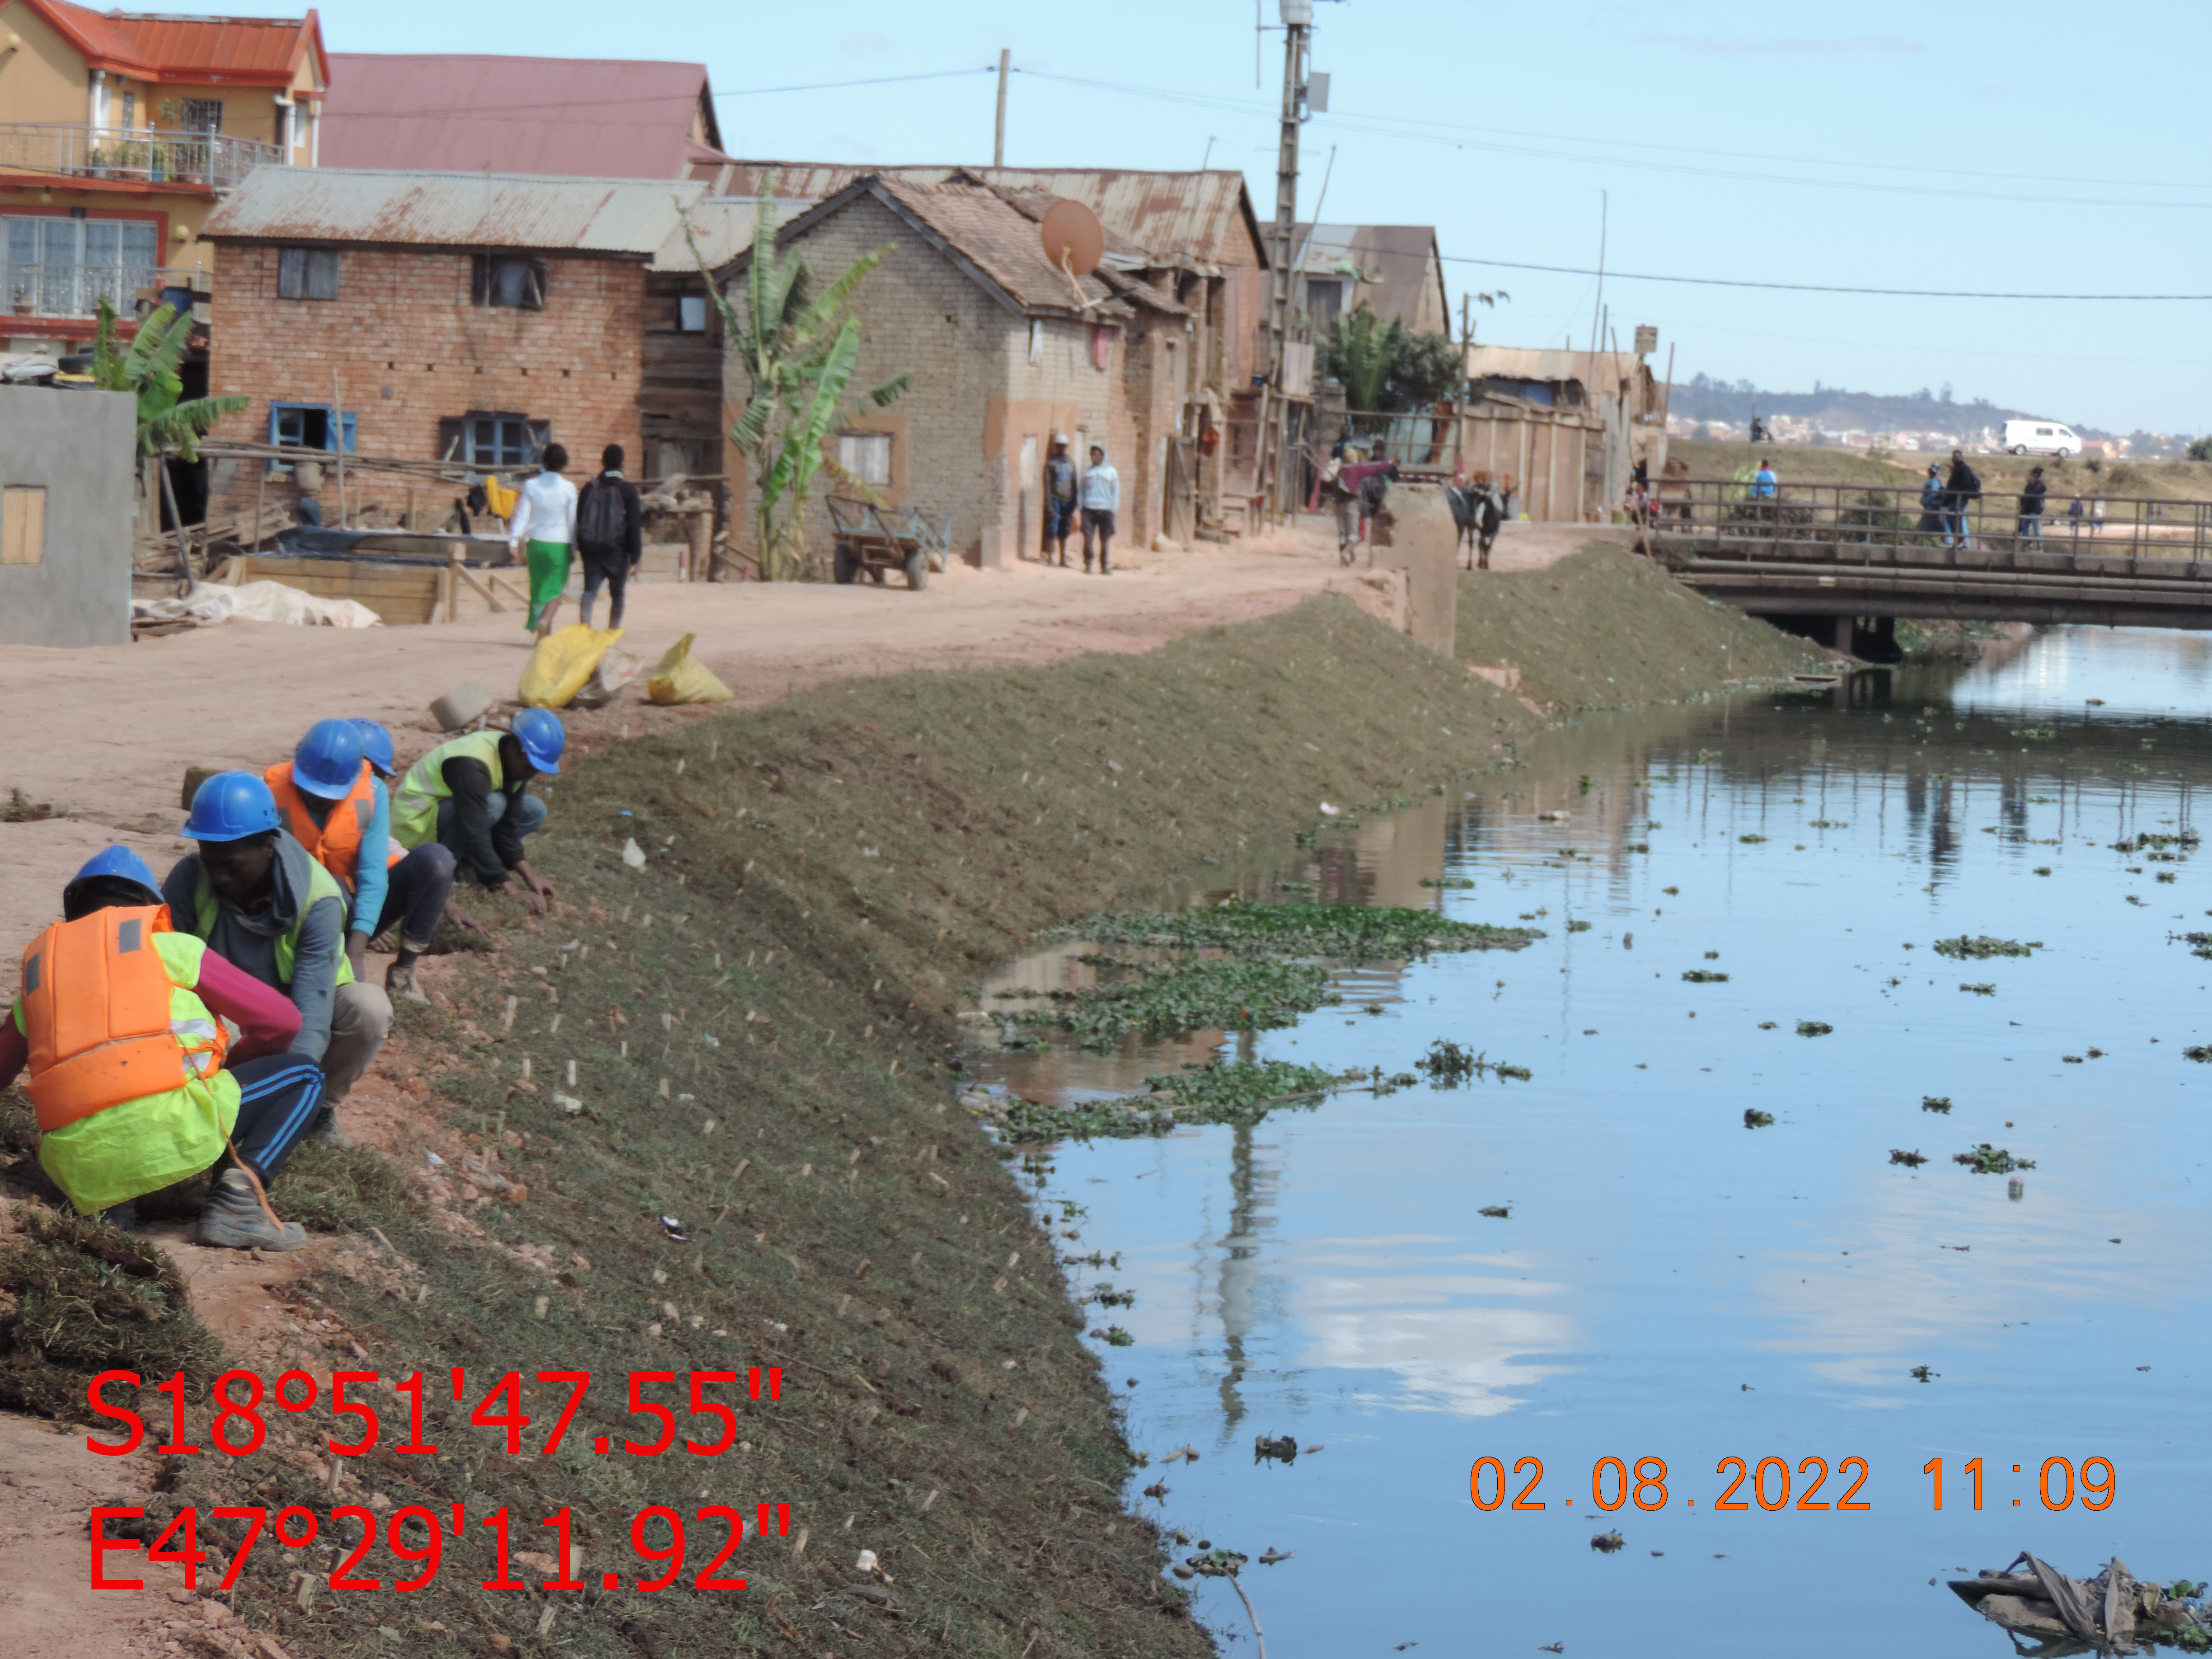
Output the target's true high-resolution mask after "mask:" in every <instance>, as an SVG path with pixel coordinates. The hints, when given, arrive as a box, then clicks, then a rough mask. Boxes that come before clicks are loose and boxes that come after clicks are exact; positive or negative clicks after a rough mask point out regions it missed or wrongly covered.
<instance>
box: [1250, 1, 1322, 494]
mask: <svg viewBox="0 0 2212 1659" xmlns="http://www.w3.org/2000/svg"><path fill="white" fill-rule="evenodd" d="M1280 5H1281V11H1282V19H1283V117H1282V120H1283V131H1282V144H1281V149H1280V151H1279V154H1278V155H1277V157H1276V161H1275V235H1274V246H1273V249H1272V250H1271V254H1270V263H1272V264H1273V266H1274V278H1275V283H1274V290H1273V304H1272V305H1271V306H1270V307H1268V313H1267V334H1268V340H1267V347H1268V349H1267V365H1268V371H1267V392H1269V393H1270V394H1271V395H1270V398H1269V401H1270V402H1271V403H1272V404H1273V412H1272V415H1271V416H1269V417H1268V418H1266V419H1263V420H1262V421H1261V452H1260V456H1259V464H1260V469H1261V479H1262V481H1263V482H1266V481H1267V480H1268V478H1269V475H1270V473H1272V474H1273V479H1272V483H1273V489H1272V491H1271V493H1272V494H1273V495H1277V496H1280V495H1281V494H1282V489H1283V474H1284V471H1285V466H1286V458H1285V454H1284V450H1285V439H1286V435H1287V432H1288V429H1289V405H1288V404H1287V402H1286V400H1285V397H1284V395H1283V371H1284V362H1285V358H1286V357H1287V356H1289V353H1288V351H1287V350H1286V349H1285V348H1287V347H1288V345H1289V344H1290V339H1291V309H1292V303H1291V302H1292V298H1293V293H1294V283H1293V282H1292V277H1293V276H1294V275H1295V273H1294V272H1293V271H1292V270H1291V264H1292V263H1293V259H1292V252H1291V238H1292V237H1293V235H1294V234H1296V232H1297V218H1298V128H1299V126H1300V125H1301V124H1302V122H1303V121H1304V115H1305V97H1306V47H1307V45H1308V43H1309V41H1310V38H1311V36H1312V33H1313V0H1280Z"/></svg>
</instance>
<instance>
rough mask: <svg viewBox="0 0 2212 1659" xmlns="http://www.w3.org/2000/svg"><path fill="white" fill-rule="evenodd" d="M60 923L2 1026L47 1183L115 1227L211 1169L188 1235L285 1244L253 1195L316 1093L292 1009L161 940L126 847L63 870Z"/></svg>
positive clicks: (292, 1238)
mask: <svg viewBox="0 0 2212 1659" xmlns="http://www.w3.org/2000/svg"><path fill="white" fill-rule="evenodd" d="M62 917H63V919H62V920H61V921H58V922H56V923H55V924H54V925H53V926H52V927H48V928H47V929H46V931H45V932H44V933H40V935H39V936H38V937H37V938H36V939H33V940H32V941H31V944H30V946H29V948H28V949H27V950H26V951H24V952H23V980H22V994H21V996H20V997H19V998H18V999H17V1000H16V1001H15V1008H14V1010H13V1018H10V1019H8V1020H5V1021H0V1087H5V1086H6V1085H8V1084H9V1083H10V1082H12V1081H14V1079H15V1077H16V1075H17V1074H18V1073H21V1072H22V1071H24V1070H25V1069H26V1068H28V1071H29V1073H30V1078H29V1082H28V1085H27V1087H28V1091H29V1094H30V1097H31V1103H32V1105H33V1107H34V1108H36V1109H37V1112H38V1121H39V1132H40V1139H39V1162H40V1164H42V1165H44V1166H45V1168H46V1173H47V1174H48V1175H50V1176H52V1177H53V1180H54V1184H55V1185H57V1186H58V1187H59V1188H61V1189H62V1191H63V1192H64V1193H65V1194H68V1196H69V1200H70V1203H71V1204H72V1205H74V1206H76V1208H77V1209H78V1210H79V1211H80V1212H82V1213H84V1214H86V1215H100V1216H102V1217H103V1218H105V1219H106V1220H108V1221H111V1222H112V1223H114V1224H115V1225H118V1226H123V1227H129V1226H131V1225H135V1223H136V1221H137V1213H136V1208H135V1200H137V1199H138V1198H140V1197H141V1196H143V1194H147V1193H151V1192H157V1191H159V1190H160V1189H161V1188H164V1187H168V1186H173V1185H174V1184H175V1183H176V1182H179V1181H184V1180H186V1179H188V1178H190V1177H191V1176H196V1175H197V1174H199V1173H200V1172H201V1171H202V1170H206V1169H208V1168H210V1166H212V1165H214V1164H217V1163H218V1162H221V1163H222V1164H224V1168H223V1169H222V1172H221V1173H220V1174H219V1175H218V1176H216V1182H215V1189H214V1192H213V1194H211V1195H210V1202H209V1204H208V1206H207V1208H206V1209H205V1210H204V1212H202V1214H201V1216H200V1220H199V1232H198V1237H199V1242H200V1243H203V1244H216V1245H225V1246H228V1247H230V1248H232V1249H253V1248H258V1249H270V1250H296V1249H299V1248H300V1246H301V1245H302V1244H304V1243H306V1242H307V1236H306V1234H305V1233H304V1232H303V1231H301V1228H300V1227H299V1225H297V1224H296V1223H290V1222H279V1221H278V1220H277V1219H276V1217H275V1215H274V1213H273V1212H270V1210H269V1209H268V1208H267V1206H266V1204H265V1201H264V1192H263V1189H264V1188H266V1187H267V1185H268V1184H269V1183H270V1182H273V1181H274V1180H275V1179H276V1176H277V1173H278V1172H279V1171H280V1170H283V1167H284V1162H285V1160H286V1158H289V1156H290V1155H291V1152H292V1148H293V1147H294V1146H296V1145H297V1144H298V1141H299V1138H300V1136H301V1133H304V1132H305V1130H306V1129H307V1125H308V1124H309V1122H310V1121H312V1120H313V1116H314V1115H315V1112H316V1110H317V1109H318V1107H319V1104H320V1102H321V1099H322V1092H323V1074H322V1071H321V1069H320V1068H319V1066H316V1065H315V1064H314V1062H313V1060H310V1059H308V1058H307V1057H306V1056H304V1055H301V1054H295V1053H290V1052H288V1050H289V1049H290V1048H291V1047H292V1044H293V1042H295V1039H296V1038H297V1036H298V1035H299V1030H300V1015H299V1012H298V1010H297V1009H296V1008H295V1007H294V1006H293V1005H292V1004H291V1003H289V1002H288V1001H286V1000H284V998H283V997H282V996H279V995H277V994H276V993H275V992H274V991H272V990H270V988H269V987H266V986H264V985H263V984H261V983H259V982H258V981H256V980H254V979H253V978H252V977H251V976H250V975H246V974H244V973H242V972H240V970H239V969H237V968H235V967H234V966H233V965H232V964H231V963H228V962H226V961H224V960H223V959H222V957H219V956H217V955H216V954H215V953H214V952H213V951H210V950H209V949H208V948H207V947H206V945H204V943H203V942H202V941H201V940H199V939H196V938H194V937H192V936H191V934H188V933H179V932H177V931H175V930H174V929H173V927H171V926H170V912H169V909H168V907H167V905H165V904H163V903H162V902H161V894H160V893H159V892H158V891H157V890H155V885H154V872H152V871H151V870H149V869H148V868H147V867H146V866H145V863H144V861H143V860H141V859H140V858H139V857H138V855H137V854H135V853H133V852H131V850H130V848H125V847H112V848H108V850H107V851H106V852H104V853H101V854H99V855H98V856H97V857H95V858H94V859H93V860H91V861H90V862H89V863H88V864H87V865H86V866H84V868H83V869H82V870H80V871H79V872H77V874H76V878H74V879H73V880H72V881H70V884H69V885H68V886H67V887H65V888H64V889H63V890H62ZM224 1019H228V1021H230V1022H231V1024H234V1025H235V1026H236V1027H237V1028H238V1029H239V1031H240V1036H239V1038H238V1040H237V1041H236V1042H235V1043H228V1042H227V1039H226V1036H225V1034H224V1031H223V1027H222V1023H221V1022H222V1020H224Z"/></svg>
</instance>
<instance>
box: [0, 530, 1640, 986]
mask: <svg viewBox="0 0 2212 1659" xmlns="http://www.w3.org/2000/svg"><path fill="white" fill-rule="evenodd" d="M1619 534H1620V532H1612V535H1611V537H1609V538H1613V537H1618V535H1619ZM1331 535H1332V532H1331V531H1330V529H1329V527H1328V521H1327V520H1320V519H1314V518H1305V519H1301V520H1299V521H1298V524H1297V526H1296V527H1295V528H1294V529H1291V530H1286V531H1279V532H1273V533H1271V534H1270V535H1269V536H1268V537H1267V538H1255V540H1252V541H1249V542H1244V543H1241V544H1232V545H1230V546H1225V547H1217V546H1211V545H1209V546H1205V547H1203V548H1202V549H1201V550H1200V551H1197V552H1194V553H1181V554H1166V553H1152V552H1145V553H1137V554H1133V555H1129V556H1125V558H1124V560H1123V561H1122V562H1120V563H1118V564H1117V566H1116V568H1115V574H1114V575H1113V576H1111V577H1110V578H1103V579H1102V578H1100V577H1097V576H1088V575H1085V574H1084V573H1083V572H1082V571H1080V570H1079V569H1077V570H1060V569H1057V568H1045V567H1043V566H1041V565H1035V564H1028V563H1024V564H1020V565H1018V566H1016V567H1014V568H1012V569H1007V570H1000V571H989V572H984V571H976V570H971V569H969V568H966V567H964V566H960V567H956V568H954V569H952V570H951V571H948V572H946V573H945V574H942V575H939V576H938V577H936V578H934V579H933V581H932V582H931V585H930V586H929V588H928V590H927V592H922V593H920V594H915V593H910V592H907V591H906V589H905V588H904V587H903V586H900V585H896V584H894V585H892V586H885V587H874V586H853V587H839V586H832V585H829V584H805V585H800V584H789V585H774V586H763V585H757V584H750V583H749V584H744V585H730V586H722V585H719V584H718V585H692V586H677V585H672V584H671V585H658V586H655V585H648V586H637V587H633V588H632V589H631V590H630V595H629V616H628V617H627V619H626V620H627V623H628V630H629V631H628V634H627V636H626V637H625V639H624V641H623V644H624V646H625V647H627V648H629V649H632V650H635V651H636V652H637V653H639V654H640V655H641V656H643V657H644V658H645V659H646V660H647V663H648V664H649V663H651V662H652V661H653V660H654V659H657V658H658V657H659V654H660V653H661V652H663V651H664V650H665V649H666V648H667V647H668V646H669V645H670V644H671V643H673V642H674V641H675V640H676V639H677V638H678V637H679V636H680V635H684V634H685V633H693V634H696V635H697V642H696V645H695V647H694V650H695V652H696V654H697V655H698V656H700V657H701V658H702V659H703V660H704V661H705V662H706V664H707V665H708V666H709V667H710V668H712V669H713V670H714V671H715V672H716V673H717V674H719V675H720V677H721V678H722V679H723V681H724V682H725V683H726V684H728V685H729V686H730V687H731V689H732V690H734V691H735V692H736V693H737V694H738V701H739V702H740V703H745V704H757V703H761V702H768V701H770V700H771V699H774V698H775V697H780V696H790V695H793V694H795V693H798V692H801V691H804V690H806V689H807V688H809V687H811V686H814V685H818V684H823V683H825V682H827V681H829V680H842V679H848V678H853V677H854V676H856V675H868V674H886V673H895V672H898V671H903V670H907V669H912V668H972V667H975V666H977V665H983V664H988V663H1005V662H1020V663H1039V662H1050V661H1054V660H1058V659H1061V658H1065V657H1070V656H1074V655H1078V654H1079V653H1084V652H1089V651H1108V652H1142V651H1149V650H1151V649H1152V648H1153V647H1157V646H1158V645H1161V644H1164V642H1166V641H1169V640H1170V639H1173V638H1176V636H1178V635H1182V634H1185V633H1188V632H1190V631H1192V630H1193V629H1200V628H1206V627H1210V626H1212V624H1214V623H1225V622H1237V621H1243V620H1245V619H1248V618H1250V617H1259V616H1265V615H1267V614H1269V613H1271V612H1273V611H1279V610H1281V609H1284V608H1285V607H1287V606H1290V605H1296V604H1297V603H1298V602H1300V601H1301V600H1303V599H1307V598H1309V597H1310V596H1311V595H1313V594H1315V593H1317V592H1322V591H1324V590H1326V589H1327V588H1328V586H1329V584H1330V583H1331V582H1332V581H1333V580H1340V579H1341V578H1342V577H1343V576H1344V575H1345V574H1346V573H1345V571H1344V570H1343V568H1342V567H1341V566H1340V565H1339V563H1338V562H1337V559H1336V556H1335V552H1334V545H1333V542H1332V540H1331ZM1606 535H1607V532H1597V531H1594V530H1590V529H1586V528H1584V527H1583V526H1573V525H1557V526H1553V525H1508V526H1505V533H1504V537H1503V538H1502V539H1501V540H1500V542H1499V544H1498V548H1497V550H1496V552H1495V554H1494V556H1493V563H1494V564H1496V565H1497V567H1498V568H1502V569H1527V568H1536V567H1539V566H1541V565H1544V564H1547V563H1549V562H1552V561H1553V559H1556V558H1559V557H1562V556H1565V555H1566V554H1567V553H1571V552H1572V551H1574V550H1576V549H1577V548H1578V547H1581V546H1584V545H1587V544H1589V542H1590V541H1592V540H1594V539H1597V538H1600V537H1601V536H1606ZM568 617H570V618H571V619H573V618H574V611H573V610H571V611H568ZM528 655H529V639H528V636H527V635H526V634H525V633H524V632H523V629H522V628H521V626H520V620H519V618H518V617H514V616H513V615H508V616H503V617H494V618H489V619H486V620H483V621H477V622H466V623H455V624H452V625H448V626H440V627H426V628H394V629H383V628H377V629H362V630H360V631H354V630H349V629H301V628H288V627H282V626H278V625H275V624H270V623H227V624H225V625H223V626H222V627H219V628H211V629H200V630H197V631H196V632H193V633H188V634H181V635H172V636H169V637H167V638H163V639H151V640H147V641H142V642H141V643H138V644H136V645H130V646H112V647H100V648H97V649H93V650H84V651H49V650H41V649H39V648H36V647H23V646H11V647H0V711H4V715H5V724H6V728H7V731H8V738H7V740H6V742H5V743H4V744H0V818H4V816H5V810H6V809H5V803H6V801H7V799H8V797H9V792H10V791H11V790H21V792H22V793H23V795H24V797H25V798H26V799H27V800H28V801H30V802H33V803H46V804H50V805H52V808H53V809H54V811H55V812H56V813H57V814H65V815H66V816H58V817H50V818H46V819H43V820H40V821H36V822H27V823H26V822H5V821H0V960H10V959H12V958H13V957H14V955H15V952H16V951H19V950H20V949H21V946H22V945H23V943H24V941H25V940H27V939H29V938H30V937H31V935H32V934H33V933H35V932H36V931H37V929H38V928H39V927H43V926H44V925H45V924H46V921H50V920H51V919H52V913H53V909H54V906H55V903H56V897H57V895H58V890H59V888H60V884H61V883H62V882H63V881H64V879H66V878H67V877H68V875H69V874H70V872H71V871H73V870H74V869H75V868H76V866H77V865H78V864H80V863H81V862H82V860H84V859H86V858H88V857H89V856H90V855H91V854H93V853H94V852H96V851H98V850H99V849H100V848H101V847H104V846H106V845H108V844H109V843H110V842H114V841H118V840H120V841H124V842H128V843H129V844H131V845H132V846H134V847H136V848H137V849H138V850H139V851H140V852H141V853H142V854H144V855H145V856H146V858H147V860H148V861H149V863H151V864H152V865H153V866H154V868H155V872H157V873H160V872H165V871H166V870H167V868H168V866H169V865H170V864H171V863H172V862H173V861H174V859H175V857H176V855H177V854H179V852H181V851H183V850H185V849H184V848H183V846H182V844H181V843H180V842H178V840H177V838H176V827H177V825H178V824H179V822H181V813H180V811H179V804H178V796H179V788H180V787H181V784H182V781H183V775H184V771H185V768H186V767H188V766H215V767H223V766H240V767H249V768H252V769H255V770H258V769H261V768H263V767H264V766H267V765H269V764H270V763H271V762H273V761H276V760H279V759H281V758H283V757H284V756H285V755H287V754H288V753H289V752H290V750H291V747H292V745H293V744H294V743H295V742H296V741H297V740H298V738H299V735H300V733H301V732H302V731H303V730H305V729H306V727H307V726H308V725H309V724H311V723H312V722H313V721H314V720H318V719H320V718H322V717H323V716H325V715H327V714H354V715H368V716H370V717H371V718H374V719H376V720H382V721H384V722H385V724H386V725H387V726H390V727H391V728H392V734H393V738H394V739H395V741H396V742H397V744H398V749H399V755H400V759H401V761H402V763H403V764H404V763H405V762H407V761H409V760H410V759H412V758H413V757H415V756H416V755H417V754H419V753H421V752H422V750H424V749H426V748H428V746H429V745H430V744H431V743H432V742H433V741H434V740H435V737H436V733H435V732H433V731H432V730H431V729H430V722H429V720H428V715H427V713H426V711H427V709H428V705H429V702H430V701H431V700H432V699H433V698H434V697H436V696H439V695H440V694H441V693H443V692H446V691H448V690H452V689H453V688H454V687H455V686H458V685H459V684H461V683H462V682H464V681H465V680H470V679H477V680H480V681H481V682H482V683H483V684H484V686H485V687H486V688H487V689H489V690H490V691H491V692H492V693H493V695H494V696H511V695H512V693H513V686H514V684H515V682H516V679H517V678H518V677H519V676H520V673H521V671H522V668H523V664H524V662H525V660H526V658H527V657H528ZM686 717H687V716H686V715H685V714H683V713H681V712H678V711H672V710H662V709H658V708H652V707H651V706H649V705H646V704H643V703H642V702H627V703H625V704H623V705H622V706H621V707H619V708H616V709H612V710H609V711H607V712H605V713H603V714H577V715H571V716H570V717H569V720H570V729H571V733H572V738H574V739H575V740H578V741H580V742H581V743H582V744H584V745H585V746H586V747H588V746H590V745H591V744H594V743H596V742H599V741H602V740H606V739H611V738H619V737H621V736H623V735H628V734H629V733H630V732H636V731H641V730H646V729H649V728H650V726H651V725H652V724H653V723H654V722H658V721H666V720H680V719H684V718H686Z"/></svg>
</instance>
